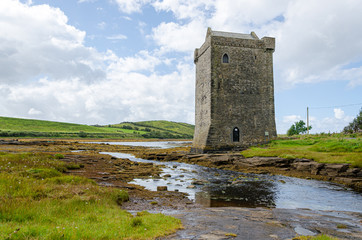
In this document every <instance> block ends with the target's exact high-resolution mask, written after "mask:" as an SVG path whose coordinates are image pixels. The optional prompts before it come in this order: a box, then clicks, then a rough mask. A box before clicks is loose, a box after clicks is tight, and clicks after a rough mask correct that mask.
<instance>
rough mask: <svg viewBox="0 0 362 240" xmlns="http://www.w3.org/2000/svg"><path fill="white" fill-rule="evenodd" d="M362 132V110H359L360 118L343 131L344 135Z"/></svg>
mask: <svg viewBox="0 0 362 240" xmlns="http://www.w3.org/2000/svg"><path fill="white" fill-rule="evenodd" d="M359 131H362V108H361V110H359V114H358V116H357V117H356V118H355V119H353V121H352V122H351V123H350V124H349V125H348V126H346V127H345V128H344V129H343V132H344V133H356V132H359Z"/></svg>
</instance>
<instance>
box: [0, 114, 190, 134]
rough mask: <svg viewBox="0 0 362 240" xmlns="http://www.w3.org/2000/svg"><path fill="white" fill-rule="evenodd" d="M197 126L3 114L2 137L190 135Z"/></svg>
mask: <svg viewBox="0 0 362 240" xmlns="http://www.w3.org/2000/svg"><path fill="white" fill-rule="evenodd" d="M193 131H194V126H193V125H190V124H186V123H176V122H169V121H148V122H126V123H120V124H113V125H104V126H101V125H95V126H88V125H82V124H73V123H62V122H52V121H42V120H34V119H21V118H9V117H0V137H43V138H54V137H63V138H64V137H66V138H69V137H77V138H79V137H82V138H126V139H135V138H140V139H142V138H187V139H190V138H192V136H193Z"/></svg>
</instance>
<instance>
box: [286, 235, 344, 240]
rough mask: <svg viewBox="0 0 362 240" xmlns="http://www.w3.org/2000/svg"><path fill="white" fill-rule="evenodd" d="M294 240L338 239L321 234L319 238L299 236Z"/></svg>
mask: <svg viewBox="0 0 362 240" xmlns="http://www.w3.org/2000/svg"><path fill="white" fill-rule="evenodd" d="M293 240H338V238H334V237H331V236H328V235H324V234H321V235H317V236H298V237H295V238H293Z"/></svg>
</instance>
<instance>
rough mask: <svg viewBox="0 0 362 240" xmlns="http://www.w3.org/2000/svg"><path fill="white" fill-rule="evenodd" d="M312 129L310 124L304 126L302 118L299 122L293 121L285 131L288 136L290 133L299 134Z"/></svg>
mask: <svg viewBox="0 0 362 240" xmlns="http://www.w3.org/2000/svg"><path fill="white" fill-rule="evenodd" d="M308 129H309V130H311V129H312V126H309V127H308V128H307V127H306V126H305V122H304V121H303V120H300V121H299V122H295V123H294V124H293V125H292V126H291V127H290V128H289V129H288V131H287V135H288V136H292V135H299V134H300V133H305V132H307V131H308Z"/></svg>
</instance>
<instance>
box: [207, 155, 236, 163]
mask: <svg viewBox="0 0 362 240" xmlns="http://www.w3.org/2000/svg"><path fill="white" fill-rule="evenodd" d="M208 160H210V161H211V162H212V163H213V164H215V165H216V166H221V165H227V164H231V163H233V157H231V156H229V155H224V154H214V155H209V159H208Z"/></svg>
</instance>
